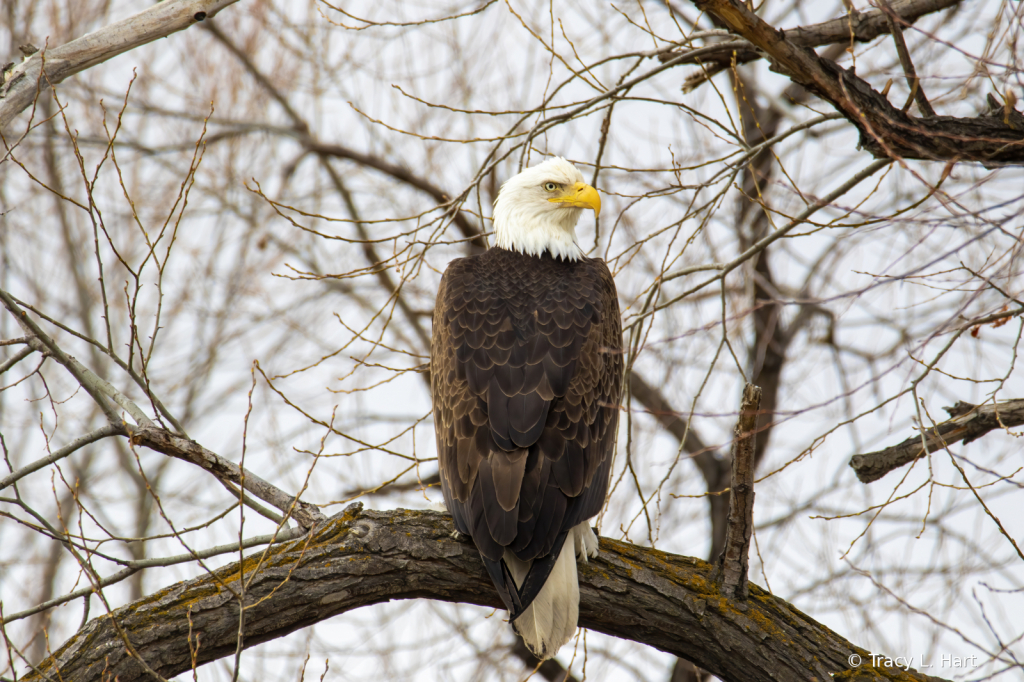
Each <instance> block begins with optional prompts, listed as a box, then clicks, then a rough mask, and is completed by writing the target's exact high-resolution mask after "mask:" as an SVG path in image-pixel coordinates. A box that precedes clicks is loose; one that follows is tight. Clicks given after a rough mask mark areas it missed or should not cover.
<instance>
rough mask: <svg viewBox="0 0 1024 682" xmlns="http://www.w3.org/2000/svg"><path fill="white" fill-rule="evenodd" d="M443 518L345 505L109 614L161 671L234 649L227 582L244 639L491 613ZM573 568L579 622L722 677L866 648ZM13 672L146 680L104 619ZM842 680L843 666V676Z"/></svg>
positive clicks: (612, 567)
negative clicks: (435, 605)
mask: <svg viewBox="0 0 1024 682" xmlns="http://www.w3.org/2000/svg"><path fill="white" fill-rule="evenodd" d="M451 531H452V523H451V517H450V516H448V515H446V514H441V513H438V512H432V511H409V510H402V509H399V510H395V511H389V512H377V511H365V512H364V511H362V509H361V505H358V504H356V505H352V506H350V507H349V508H347V509H346V510H345V511H344V512H343V513H341V514H339V515H338V516H335V517H333V518H332V519H331V520H330V521H329V522H327V523H325V524H323V525H320V526H318V527H317V528H316V530H315V531H314V532H313V533H311V534H309V535H308V536H306V537H305V538H303V539H299V540H294V541H292V542H289V543H286V544H282V545H276V546H273V547H271V548H269V549H268V550H267V551H266V553H265V554H261V555H253V556H251V557H249V558H247V559H246V560H245V561H244V562H243V563H242V564H238V563H236V564H232V565H230V566H226V567H224V568H222V569H220V570H218V571H216V572H215V573H214V574H210V575H204V576H202V577H199V578H195V579H193V580H188V581H185V582H181V583H177V584H175V585H171V586H170V587H167V588H165V589H163V590H160V591H159V592H157V593H155V594H153V595H151V596H149V597H146V598H144V599H141V600H139V601H136V602H134V603H132V604H129V605H127V606H124V607H122V608H120V609H117V610H116V611H114V612H113V614H112V616H113V619H114V620H116V622H117V624H118V625H120V627H121V629H122V631H123V632H124V633H125V634H126V635H127V637H128V639H129V640H130V641H131V642H132V643H133V646H134V649H135V650H136V651H137V652H138V653H139V654H140V655H141V656H142V658H143V659H145V660H146V661H148V662H149V665H150V666H152V667H153V669H154V670H156V671H157V672H158V673H159V674H161V675H163V676H165V677H167V678H170V677H172V676H174V675H177V674H180V673H182V672H184V671H186V670H189V669H191V667H192V662H191V656H190V650H189V644H190V634H191V642H193V643H195V642H198V644H199V647H198V652H197V659H196V660H197V663H199V664H202V663H207V662H209V661H212V660H216V659H219V658H223V657H225V656H229V655H233V654H234V651H235V644H236V637H237V634H238V633H237V628H238V622H239V619H238V602H237V599H238V597H237V595H238V594H240V593H241V591H240V590H238V589H236V586H237V585H238V582H239V581H240V580H243V579H244V580H245V581H246V588H245V592H244V594H245V608H246V617H245V626H244V627H245V633H244V635H245V637H244V641H245V646H247V647H250V646H254V645H256V644H259V643H261V642H266V641H268V640H271V639H275V638H277V637H282V636H284V635H286V634H288V633H290V632H294V631H295V630H298V629H300V628H303V627H307V626H309V625H312V624H313V623H317V622H320V621H323V620H326V619H328V618H331V617H333V616H335V615H338V614H341V613H345V612H347V611H351V610H353V609H357V608H360V607H363V606H369V605H372V604H378V603H381V602H386V601H390V600H393V599H439V600H442V601H449V602H464V603H468V604H477V605H479V606H485V607H487V608H500V606H501V602H500V600H499V599H498V596H497V593H495V591H494V587H493V585H492V584H491V581H490V579H489V578H488V576H487V573H486V571H485V570H484V568H483V566H482V564H481V562H480V556H479V553H478V552H477V550H476V548H475V547H474V546H473V544H472V542H471V541H469V540H468V539H463V540H461V541H458V540H454V539H453V538H452V537H450V534H451ZM600 549H601V553H600V555H599V556H598V558H597V559H594V560H592V561H591V562H590V563H589V564H586V565H584V566H582V567H581V570H580V624H581V625H582V626H583V627H586V628H590V629H592V630H595V631H598V632H603V633H605V634H609V635H612V636H614V637H620V638H623V639H630V640H633V641H637V642H642V643H645V644H648V645H650V646H653V647H655V648H658V649H661V650H663V651H667V652H669V653H673V654H675V655H677V656H682V657H684V658H687V659H689V660H691V661H693V662H695V663H696V664H698V665H700V666H701V667H702V668H704V669H706V670H709V671H711V672H712V673H713V674H715V675H718V676H719V677H720V678H722V679H723V680H727V681H730V682H731V681H735V682H740V681H742V682H768V681H769V680H771V681H772V682H775V681H777V680H779V679H785V680H788V681H791V682H800V681H804V680H806V681H808V682H809V681H810V680H817V681H818V682H820V680H823V679H831V678H832V676H833V675H834V674H837V673H843V672H844V671H848V670H850V666H849V663H848V662H847V659H848V658H849V657H850V656H851V655H853V654H858V655H859V656H861V658H862V659H863V660H865V661H870V660H871V658H870V653H869V652H867V651H865V650H863V649H861V648H859V647H856V646H854V645H852V644H850V643H849V642H848V641H847V640H845V639H844V638H843V637H841V636H840V635H837V634H836V633H834V632H832V631H830V630H829V629H828V628H826V627H824V626H823V625H821V624H820V623H817V622H815V621H814V620H812V619H811V618H809V617H808V616H806V615H805V614H803V613H801V612H800V611H798V610H797V609H795V608H793V607H792V606H790V605H789V604H787V603H786V602H784V601H783V600H781V599H778V598H777V597H774V596H772V595H771V594H769V593H767V592H765V591H764V590H762V589H760V588H759V587H757V586H756V585H751V587H750V593H751V597H752V598H751V599H750V600H749V601H747V602H745V603H744V604H737V603H735V602H733V601H731V600H729V599H726V598H724V597H722V596H721V595H720V594H719V593H718V591H717V590H716V589H715V587H714V583H713V581H712V580H711V571H712V568H711V566H710V565H709V564H707V563H705V562H703V561H700V560H699V559H692V558H688V557H681V556H675V555H672V554H666V553H664V552H659V551H657V550H653V549H645V548H641V547H635V546H633V545H630V544H627V543H623V542H618V541H616V540H610V539H608V538H601V547H600ZM38 671H39V672H32V673H30V674H28V675H27V676H25V677H24V678H23V679H24V680H26V682H28V681H30V680H41V679H44V678H43V677H42V675H47V676H49V677H51V678H56V677H57V675H58V673H59V676H60V679H61V680H64V681H65V682H72V681H74V682H84V681H86V680H100V679H101V678H103V679H112V678H114V677H117V679H119V680H120V681H121V682H129V681H130V680H141V679H144V675H145V673H144V671H143V669H142V666H141V665H140V663H139V662H138V661H137V660H136V659H134V658H132V656H131V655H130V654H128V653H127V652H126V651H125V647H124V643H123V640H122V639H121V637H120V636H119V635H118V633H117V630H116V629H115V627H114V623H113V622H112V618H111V616H108V615H104V616H101V617H99V618H96V619H94V620H92V621H90V622H89V624H88V625H86V626H85V627H84V628H83V629H82V630H80V631H79V632H78V633H77V634H76V635H75V636H73V637H72V638H71V639H70V640H68V641H67V642H66V643H65V644H64V645H63V646H62V647H61V648H60V649H59V650H58V651H57V652H56V653H55V654H54V655H53V656H51V657H50V658H48V659H46V660H45V661H43V662H42V663H40V664H39V666H38ZM856 675H857V677H856V679H858V680H877V681H881V680H896V679H899V680H930V679H934V678H928V677H926V676H924V675H921V674H920V673H917V672H916V671H911V672H909V673H908V672H904V671H902V670H898V669H884V668H875V667H872V666H870V665H862V666H861V667H859V668H857V669H856ZM847 678H849V673H847Z"/></svg>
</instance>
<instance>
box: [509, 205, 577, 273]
mask: <svg viewBox="0 0 1024 682" xmlns="http://www.w3.org/2000/svg"><path fill="white" fill-rule="evenodd" d="M582 213H583V209H580V208H567V207H559V208H558V209H557V210H551V208H550V204H549V205H546V206H544V205H541V206H540V207H539V208H531V205H530V204H529V203H527V202H522V203H518V202H515V201H502V200H501V199H499V200H498V203H497V205H496V206H495V207H494V245H495V246H499V247H501V248H503V249H507V250H509V251H515V252H517V253H522V254H525V255H527V256H542V255H544V252H545V251H546V252H548V253H550V254H551V255H552V256H553V257H555V258H562V259H564V260H570V261H575V260H580V259H581V258H583V250H582V249H580V247H579V244H577V243H576V223H577V221H579V219H580V214H582Z"/></svg>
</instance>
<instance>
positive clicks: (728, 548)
mask: <svg viewBox="0 0 1024 682" xmlns="http://www.w3.org/2000/svg"><path fill="white" fill-rule="evenodd" d="M760 407H761V389H760V388H758V387H757V386H753V385H751V384H747V385H746V386H744V387H743V398H742V400H741V402H740V416H739V421H738V422H737V423H736V431H735V433H736V438H735V440H733V442H732V480H731V484H730V486H729V525H728V528H727V529H726V533H725V549H724V550H723V551H722V556H721V559H720V561H721V564H720V567H719V568H720V580H721V589H722V594H723V595H724V596H725V597H726V598H728V599H736V600H739V601H743V600H745V599H746V598H747V595H748V594H749V589H750V588H749V585H748V583H747V567H748V565H749V564H750V534H751V533H752V532H753V531H754V467H755V466H756V464H755V460H754V444H755V443H756V442H757V418H758V412H759V409H760Z"/></svg>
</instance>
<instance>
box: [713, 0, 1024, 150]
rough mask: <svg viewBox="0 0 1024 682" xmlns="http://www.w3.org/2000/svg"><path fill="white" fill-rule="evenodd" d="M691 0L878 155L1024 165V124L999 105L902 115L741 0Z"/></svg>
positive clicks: (851, 75)
mask: <svg viewBox="0 0 1024 682" xmlns="http://www.w3.org/2000/svg"><path fill="white" fill-rule="evenodd" d="M694 4H695V5H696V6H697V7H698V8H700V9H701V10H703V11H707V12H710V13H712V14H714V15H715V16H716V17H718V18H719V19H720V20H721V21H722V23H723V24H724V25H725V26H727V27H728V28H729V29H730V30H732V31H734V32H736V33H738V34H739V35H741V36H743V37H744V38H746V39H747V40H749V41H750V42H751V43H753V44H754V45H755V46H756V47H758V48H760V49H761V50H763V51H764V52H765V53H767V54H768V56H769V57H770V58H771V60H772V68H773V70H778V71H779V72H781V73H784V74H786V75H787V76H789V77H790V78H792V79H793V80H794V81H796V82H798V83H800V84H802V85H803V86H804V87H806V88H808V89H810V90H811V91H813V92H815V93H816V94H818V95H820V96H821V97H823V98H824V99H826V100H828V101H829V102H831V103H832V105H833V106H835V107H836V109H837V110H838V111H840V112H841V113H842V114H843V115H844V116H845V117H846V118H847V120H849V121H850V122H851V123H852V124H854V125H855V126H856V127H857V129H858V130H859V131H860V144H861V146H863V147H864V148H865V149H867V150H868V151H869V152H871V153H872V154H874V155H875V156H876V157H878V158H890V159H895V158H908V159H926V160H932V161H979V162H982V163H984V164H986V165H1019V164H1024V127H1022V126H1018V125H1016V123H1015V121H1014V120H1010V118H1011V117H1010V116H1009V115H1008V114H1007V115H1004V114H1003V112H1002V111H1000V112H999V113H998V114H988V115H982V116H979V117H977V118H957V117H953V116H934V117H932V118H914V117H911V116H908V115H907V114H905V113H904V112H902V111H900V110H899V109H897V108H896V107H894V106H893V105H892V104H890V103H889V101H888V100H887V99H886V98H885V96H884V95H882V94H881V93H879V92H877V91H875V90H874V89H872V87H871V85H870V84H868V83H867V82H866V81H864V80H863V79H861V78H860V77H858V76H857V75H856V74H855V73H854V72H853V71H852V70H847V69H843V68H842V67H840V66H838V65H837V64H836V63H835V62H832V61H830V60H827V59H823V58H822V57H819V56H818V55H817V54H815V53H814V51H813V50H811V49H809V48H806V47H803V46H800V45H798V44H796V43H795V42H793V41H792V40H790V39H789V37H788V36H787V35H786V33H785V32H784V31H779V30H777V29H775V28H774V27H772V26H770V25H769V24H768V23H766V22H765V21H764V20H763V19H761V18H760V17H759V16H757V15H756V14H754V13H753V12H752V11H750V10H749V9H748V8H747V7H746V5H744V4H743V3H741V2H738V1H737V0H694ZM1014 113H1016V114H1017V115H1018V116H1019V115H1020V114H1019V112H1014Z"/></svg>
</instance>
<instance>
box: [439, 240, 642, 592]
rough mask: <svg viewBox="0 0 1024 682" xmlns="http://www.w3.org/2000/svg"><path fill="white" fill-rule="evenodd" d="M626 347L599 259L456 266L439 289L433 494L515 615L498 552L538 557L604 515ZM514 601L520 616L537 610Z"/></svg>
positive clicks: (493, 255) (498, 253)
mask: <svg viewBox="0 0 1024 682" xmlns="http://www.w3.org/2000/svg"><path fill="white" fill-rule="evenodd" d="M621 348H622V328H621V322H620V319H619V310H618V301H617V297H616V295H615V285H614V282H613V281H612V277H611V273H609V272H608V268H607V267H606V266H605V264H604V263H603V262H602V261H600V260H593V259H584V260H581V261H576V262H567V261H562V260H555V259H553V258H551V257H550V256H548V255H545V256H543V257H540V258H537V257H534V256H524V255H522V254H518V253H514V252H510V251H505V250H503V249H497V248H494V249H490V250H489V251H487V252H486V253H484V254H482V255H480V256H475V257H471V258H462V259H458V260H455V261H453V262H452V263H451V265H449V267H448V269H447V271H446V272H445V275H444V277H443V279H442V281H441V286H440V288H439V290H438V296H437V303H436V305H435V308H434V331H433V346H432V350H431V377H432V383H433V386H432V388H433V400H434V422H435V428H436V431H437V446H438V459H439V462H440V467H441V486H442V490H443V491H444V496H445V502H446V504H447V505H448V509H449V510H450V511H451V512H452V515H453V516H454V517H455V523H456V527H457V528H458V529H459V530H460V531H461V532H464V533H467V534H469V535H471V536H472V537H473V540H474V541H475V542H476V545H477V547H478V548H479V549H480V553H481V554H482V555H483V557H484V559H485V563H489V565H488V570H489V571H490V573H491V576H492V578H493V579H494V580H495V584H496V586H497V587H498V590H499V593H502V598H503V599H504V600H505V602H506V604H507V605H509V608H510V610H512V608H513V605H512V604H511V603H510V601H509V598H508V595H509V589H508V586H507V585H505V584H504V583H502V584H499V582H498V581H499V579H501V580H504V578H503V577H502V576H504V575H506V574H507V571H503V569H502V568H501V567H500V566H498V565H496V563H495V562H500V559H501V556H502V554H503V553H504V550H505V548H506V547H508V548H510V549H511V550H512V551H513V552H515V553H516V555H517V556H519V558H520V559H523V560H530V559H538V558H543V557H546V556H547V555H549V554H551V553H552V550H553V549H555V545H556V544H557V545H558V548H560V547H561V541H562V540H561V539H564V537H565V534H566V532H567V531H568V530H569V529H570V528H572V527H573V526H575V525H576V524H578V523H580V522H582V521H583V520H585V519H588V518H590V517H592V516H594V515H596V514H597V513H598V512H599V511H600V509H601V506H602V505H603V504H604V499H605V495H606V493H607V488H608V474H609V470H610V466H611V457H612V451H613V447H614V438H615V425H616V422H617V418H618V411H617V408H618V403H619V392H620V386H621V378H622V363H623V360H622V353H621ZM553 561H554V559H553V558H551V559H550V561H549V562H548V563H553ZM549 568H550V567H549ZM549 568H548V570H549ZM543 578H546V573H544V575H543V576H538V578H537V579H540V580H541V582H543ZM531 580H532V579H528V580H527V582H531ZM525 587H526V586H525V585H524V588H525ZM537 589H539V586H538V587H537ZM519 596H520V595H515V598H514V599H512V601H513V602H516V603H515V604H514V605H515V606H516V607H517V609H521V608H525V606H526V605H528V604H529V600H532V596H528V595H527V593H526V592H525V591H524V592H523V593H522V595H521V596H522V597H523V602H522V603H521V604H520V603H519V599H518V597H519Z"/></svg>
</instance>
